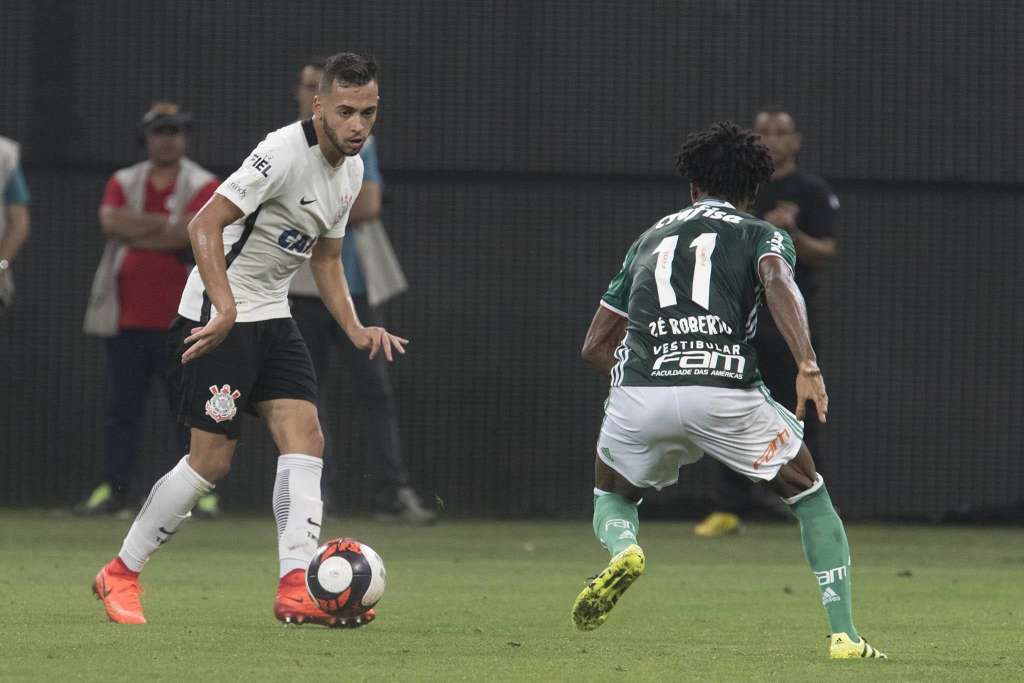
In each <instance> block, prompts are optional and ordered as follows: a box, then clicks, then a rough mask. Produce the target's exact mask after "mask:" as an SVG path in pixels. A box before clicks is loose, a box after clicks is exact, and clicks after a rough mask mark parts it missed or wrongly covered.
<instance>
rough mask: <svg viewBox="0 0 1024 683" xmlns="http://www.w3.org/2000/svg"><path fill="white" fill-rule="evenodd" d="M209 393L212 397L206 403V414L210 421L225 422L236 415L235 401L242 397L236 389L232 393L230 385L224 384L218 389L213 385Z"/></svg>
mask: <svg viewBox="0 0 1024 683" xmlns="http://www.w3.org/2000/svg"><path fill="white" fill-rule="evenodd" d="M210 393H211V394H213V396H211V397H210V400H209V401H207V402H206V414H207V415H209V416H210V419H211V420H213V421H214V422H227V421H228V420H230V419H232V418H233V417H234V416H235V415H237V414H238V408H237V407H235V400H236V399H237V398H238V397H239V396H241V395H242V392H240V391H238V390H237V389H235V390H233V391H232V389H231V385H230V384H225V385H224V386H222V387H221V388H220V389H218V388H217V385H216V384H214V385H213V386H212V387H210Z"/></svg>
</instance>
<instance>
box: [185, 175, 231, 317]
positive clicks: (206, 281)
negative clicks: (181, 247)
mask: <svg viewBox="0 0 1024 683" xmlns="http://www.w3.org/2000/svg"><path fill="white" fill-rule="evenodd" d="M241 217H242V211H241V210H240V209H239V208H238V207H237V206H235V205H234V204H232V203H231V202H230V201H229V200H228V199H225V198H224V197H222V196H220V195H214V196H213V198H212V199H211V200H210V201H208V202H207V203H206V205H205V206H203V208H202V209H201V210H200V211H199V213H197V214H196V216H195V218H193V219H192V221H191V222H190V223H189V224H188V235H189V241H190V242H191V243H192V254H193V255H194V256H195V259H196V267H198V268H199V276H200V277H201V278H202V279H203V287H204V288H205V289H206V293H207V295H208V296H209V297H210V302H211V303H212V304H213V305H214V306H215V307H216V309H217V313H218V315H230V316H234V315H235V297H234V295H233V294H232V293H231V285H230V284H229V283H228V272H227V264H226V263H225V260H224V228H225V227H227V226H228V225H231V224H232V223H234V222H235V221H237V220H238V219H239V218H241Z"/></svg>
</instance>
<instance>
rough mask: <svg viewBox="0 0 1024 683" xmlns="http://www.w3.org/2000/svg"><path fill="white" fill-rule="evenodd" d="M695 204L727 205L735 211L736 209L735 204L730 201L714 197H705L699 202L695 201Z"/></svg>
mask: <svg viewBox="0 0 1024 683" xmlns="http://www.w3.org/2000/svg"><path fill="white" fill-rule="evenodd" d="M693 205H694V206H726V207H728V208H730V209H732V210H733V211H735V210H736V207H735V206H733V205H732V204H730V203H729V202H725V201H722V200H721V199H714V198H712V197H705V198H704V199H702V200H700V201H699V202H694V203H693Z"/></svg>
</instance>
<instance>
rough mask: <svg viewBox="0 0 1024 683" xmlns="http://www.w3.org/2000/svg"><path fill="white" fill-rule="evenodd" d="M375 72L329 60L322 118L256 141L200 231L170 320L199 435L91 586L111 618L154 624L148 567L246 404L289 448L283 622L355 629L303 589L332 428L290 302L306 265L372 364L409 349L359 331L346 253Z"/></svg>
mask: <svg viewBox="0 0 1024 683" xmlns="http://www.w3.org/2000/svg"><path fill="white" fill-rule="evenodd" d="M378 100H379V94H378V83H377V65H376V64H375V63H374V62H373V61H372V60H371V59H368V58H366V57H363V56H360V55H356V54H352V53H341V54H338V55H335V56H334V57H332V58H331V59H330V60H328V62H327V65H326V67H325V69H324V73H323V77H322V79H321V81H320V91H319V93H318V94H317V96H316V98H315V102H314V105H313V118H312V119H310V120H305V121H299V122H296V123H293V124H291V125H289V126H285V127H284V128H281V129H279V130H276V131H274V132H272V133H270V134H269V135H267V137H266V138H265V139H264V140H263V141H262V142H261V143H260V144H259V145H258V146H257V147H256V149H255V150H254V151H253V152H252V154H250V155H249V157H248V158H247V159H246V161H245V162H244V163H243V164H242V166H241V167H240V168H239V169H238V170H237V171H236V172H235V173H234V174H233V175H231V176H230V177H229V178H228V179H227V180H225V181H224V182H223V183H222V184H221V186H220V187H219V188H218V189H217V193H216V194H215V195H214V196H213V198H212V199H211V200H210V201H209V202H208V203H207V204H206V205H205V206H204V207H203V208H202V209H201V210H200V212H199V213H198V214H197V215H196V217H195V219H194V220H193V221H192V222H191V224H190V225H189V235H190V237H191V242H192V249H193V252H194V254H195V257H196V268H195V269H194V270H193V271H192V274H191V275H190V277H189V280H188V283H187V284H186V286H185V291H184V293H183V294H182V298H181V304H180V306H179V308H178V318H177V319H176V320H175V321H174V323H173V324H172V327H171V329H172V332H173V333H174V334H172V337H173V339H174V340H175V342H174V348H173V349H171V350H170V351H171V358H170V371H169V376H168V384H169V392H170V395H171V402H172V407H173V409H174V410H175V412H176V413H177V416H178V419H179V420H180V421H181V422H182V424H184V425H186V426H188V427H190V428H191V448H190V450H189V453H188V454H186V455H185V457H183V458H182V459H181V461H180V462H179V463H178V464H177V465H176V466H175V467H174V468H173V469H172V470H171V471H170V472H168V473H167V474H166V475H164V477H163V478H161V479H160V480H158V481H157V482H156V484H154V485H153V489H152V491H151V492H150V494H149V498H148V499H147V500H146V503H145V504H144V505H143V507H142V509H141V510H140V511H139V514H138V516H137V517H136V518H135V521H134V523H133V524H132V526H131V528H130V529H129V531H128V535H127V536H126V537H125V539H124V544H123V545H122V547H121V550H120V552H119V553H118V555H117V557H115V558H114V559H113V560H111V561H110V562H109V563H108V564H106V565H105V566H104V567H103V568H102V569H101V570H100V572H99V573H98V574H97V576H96V579H95V581H94V583H93V591H94V592H95V593H96V595H97V596H98V597H99V598H100V599H101V600H102V601H103V604H104V607H105V608H106V611H107V615H108V616H109V617H110V619H111V621H115V622H118V623H132V624H143V623H146V619H145V616H144V615H143V612H142V606H141V603H140V602H139V593H140V588H139V583H138V577H139V572H141V571H142V568H143V566H144V565H145V564H146V562H147V561H148V560H149V557H150V556H151V555H152V554H153V552H154V551H156V549H157V548H159V547H160V546H161V545H163V544H164V543H166V542H167V541H168V540H170V538H171V537H172V536H173V534H174V533H175V532H176V531H177V529H178V526H179V525H180V524H181V522H182V521H184V520H185V519H186V518H187V517H188V516H189V514H190V511H191V510H192V508H193V507H194V506H195V504H196V501H197V500H198V499H199V497H200V496H202V495H204V494H206V493H208V492H209V491H211V490H212V489H213V488H214V485H215V484H216V482H217V481H219V480H220V479H221V478H222V477H224V475H226V474H227V473H228V470H229V469H230V468H231V460H232V456H233V455H234V451H235V446H236V444H237V440H238V437H239V435H240V431H241V430H240V422H241V417H240V416H239V415H238V411H239V409H240V408H243V409H246V410H248V411H250V412H252V413H254V414H256V415H259V416H260V417H262V418H263V419H264V420H265V421H266V423H267V427H268V428H269V430H270V433H271V436H272V437H273V439H274V442H275V444H276V445H277V447H278V449H279V451H280V453H281V455H280V457H279V458H278V465H277V479H276V481H275V484H274V517H275V518H276V521H277V530H278V554H279V558H280V582H279V585H278V591H277V599H276V600H275V603H274V615H275V617H276V618H277V619H279V620H281V621H285V622H297V623H303V622H306V623H317V624H322V625H326V626H359V625H362V624H363V623H367V622H369V621H371V620H372V619H373V618H374V617H375V614H374V613H373V611H372V610H370V611H368V612H367V613H365V614H363V615H361V616H360V617H357V618H355V619H350V620H342V619H339V618H336V617H333V616H331V615H328V614H326V613H324V612H322V611H321V610H320V609H319V608H317V606H316V605H315V604H314V603H313V601H312V600H311V599H310V597H309V595H308V594H307V592H306V588H305V580H304V571H305V567H306V565H307V564H308V562H309V559H310V558H311V557H312V556H313V554H314V552H315V551H316V548H317V545H318V542H319V534H320V523H321V521H322V507H323V506H322V503H321V499H320V473H321V470H322V468H323V460H322V457H323V444H324V441H323V434H322V433H321V431H320V422H319V419H318V416H317V395H318V394H317V384H316V375H315V373H314V371H313V366H312V362H311V360H310V357H309V352H308V351H307V349H306V346H305V343H304V342H303V340H302V336H301V335H300V334H299V331H298V328H297V327H296V325H295V322H294V321H293V320H292V319H291V314H290V312H289V309H288V285H289V282H290V281H291V278H292V275H293V274H294V273H295V271H296V270H298V268H299V266H300V265H301V264H302V263H304V262H305V261H309V263H310V266H311V268H312V271H313V275H314V278H315V280H316V284H317V287H318V288H319V290H320V295H321V297H322V299H323V302H324V303H325V304H326V305H327V307H328V309H330V311H331V314H332V315H333V316H334V318H335V319H336V320H337V321H338V324H339V325H340V326H341V328H342V329H343V330H344V331H345V333H346V334H347V335H348V337H349V339H351V340H352V343H353V344H354V345H355V346H356V347H357V348H360V349H365V350H368V351H369V353H370V355H371V357H372V356H375V355H376V354H377V353H383V354H384V356H385V357H386V358H387V359H388V360H389V361H390V360H392V359H393V353H394V352H398V353H404V352H405V350H404V344H406V343H407V341H408V340H406V339H402V338H401V337H397V336H395V335H393V334H390V333H389V332H388V331H387V330H385V329H384V328H382V327H364V326H363V325H362V324H361V323H360V322H359V318H358V316H357V315H356V312H355V310H354V308H353V306H352V300H351V298H350V297H349V294H348V287H347V285H346V283H345V277H344V273H343V271H342V265H341V260H340V258H339V256H340V254H341V248H342V237H343V236H344V234H345V225H346V223H347V222H348V214H349V209H350V208H351V206H352V202H353V201H354V200H355V197H356V196H357V195H358V194H359V188H360V185H361V183H362V177H363V165H362V161H361V160H360V158H359V156H358V154H359V150H360V149H361V148H362V146H363V144H364V143H365V142H366V139H367V138H368V137H369V135H370V131H371V129H372V128H373V124H374V122H375V120H376V118H377V109H378Z"/></svg>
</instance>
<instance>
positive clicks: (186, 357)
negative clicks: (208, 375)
mask: <svg viewBox="0 0 1024 683" xmlns="http://www.w3.org/2000/svg"><path fill="white" fill-rule="evenodd" d="M234 324H235V316H234V315H222V314H218V315H217V316H216V317H215V318H214V319H213V320H211V321H210V322H208V323H206V325H204V326H203V327H193V328H192V335H191V336H189V337H186V338H185V346H186V347H187V348H186V349H185V353H183V354H181V363H182V365H184V364H185V363H188V362H190V361H194V360H195V359H196V358H199V357H200V356H203V355H205V354H207V353H209V352H210V351H213V350H214V349H215V348H217V347H218V346H220V343H221V342H222V341H224V339H225V338H226V337H227V336H228V332H230V331H231V328H232V327H233V326H234Z"/></svg>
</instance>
